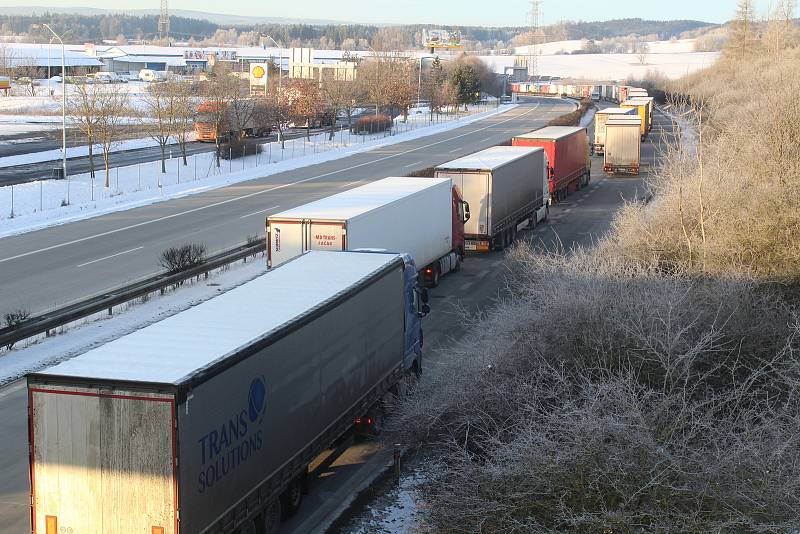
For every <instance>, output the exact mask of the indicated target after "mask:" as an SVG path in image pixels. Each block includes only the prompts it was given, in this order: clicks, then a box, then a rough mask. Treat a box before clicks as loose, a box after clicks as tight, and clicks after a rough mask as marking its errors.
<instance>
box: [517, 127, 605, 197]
mask: <svg viewBox="0 0 800 534" xmlns="http://www.w3.org/2000/svg"><path fill="white" fill-rule="evenodd" d="M511 144H512V146H534V147H541V148H543V149H544V150H545V152H546V153H547V161H548V162H549V166H548V175H549V188H550V198H551V199H553V200H563V199H564V198H566V196H567V194H568V193H572V192H574V191H576V190H578V189H580V188H581V187H583V186H586V185H588V184H589V179H590V172H591V159H590V156H589V138H588V135H587V133H586V128H581V127H577V126H546V127H544V128H541V129H539V130H534V131H532V132H528V133H526V134H522V135H517V136H515V137H513V138H512V139H511Z"/></svg>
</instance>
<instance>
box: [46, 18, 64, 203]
mask: <svg viewBox="0 0 800 534" xmlns="http://www.w3.org/2000/svg"><path fill="white" fill-rule="evenodd" d="M42 26H44V27H45V28H47V29H48V30H50V33H52V34H53V37H55V38H56V39H58V42H59V43H61V170H62V172H63V173H64V179H65V180H66V181H67V204H69V175H68V174H67V85H66V83H67V67H66V59H65V53H64V41H63V40H62V39H61V37H60V36H59V35H58V34H57V33H56V32H54V31H53V28H51V27H50V26H49V25H47V24H42Z"/></svg>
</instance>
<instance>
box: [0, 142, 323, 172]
mask: <svg viewBox="0 0 800 534" xmlns="http://www.w3.org/2000/svg"><path fill="white" fill-rule="evenodd" d="M319 131H320V130H316V129H315V130H311V132H312V133H316V132H319ZM50 133H51V132H41V134H50ZM59 135H60V134H59ZM304 135H305V131H303V130H296V131H289V132H287V133H285V135H284V137H285V138H286V139H296V138H299V137H303V136H304ZM14 137H16V138H17V140H19V139H25V137H17V136H14ZM37 137H39V134H37V135H30V134H28V136H27V138H28V139H31V141H26V142H25V143H22V144H17V143H15V142H13V140H10V139H4V138H0V148H2V147H3V146H4V144H5V145H7V144H8V143H9V141H11V145H13V146H14V147H15V149H16V151H17V153H28V152H37V151H38V150H35V149H34V148H33V147H34V146H37V143H42V141H33V139H36V138H37ZM60 139H61V138H60V137H59V141H58V143H57V144H55V145H53V143H52V142H50V144H49V146H48V147H47V148H43V149H41V150H53V149H60V148H61V141H60ZM276 139H277V134H273V135H270V136H268V137H260V138H258V140H259V141H261V142H262V143H266V142H268V141H275V140H276ZM29 143H30V144H31V149H30V150H29V151H27V152H19V151H18V150H19V148H20V147H26V146H28V144H29ZM77 144H83V141H81V142H80V143H77ZM213 150H214V144H213V143H200V142H197V141H194V142H191V143H187V144H186V155H187V156H191V155H192V154H199V153H201V152H212V151H213ZM2 152H3V151H2V150H0V156H2V155H10V154H3V153H2ZM167 154H168V155H172V156H175V157H177V156H178V154H180V148H179V147H178V145H170V146H168V147H167ZM160 159H161V149H160V148H159V147H157V146H152V147H146V148H135V149H132V150H124V151H119V152H112V153H111V156H110V157H109V166H110V167H111V168H112V169H113V168H116V167H124V166H127V165H135V164H137V163H145V162H149V161H158V160H160ZM54 168H61V160H51V161H42V162H37V163H28V164H25V165H14V166H12V167H0V186H4V185H11V184H21V183H26V182H33V181H35V180H41V179H47V178H51V177H52V172H53V169H54ZM94 168H95V171H96V172H98V173H99V172H101V169H102V168H103V157H102V153H101V152H96V153H95V155H94ZM67 170H68V172H69V173H70V175H72V174H79V173H84V172H89V158H88V157H85V156H82V157H75V158H67Z"/></svg>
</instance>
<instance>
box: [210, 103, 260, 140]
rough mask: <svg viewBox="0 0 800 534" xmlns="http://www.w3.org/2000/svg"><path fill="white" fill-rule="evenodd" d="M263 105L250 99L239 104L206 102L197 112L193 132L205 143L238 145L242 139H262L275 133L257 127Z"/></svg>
mask: <svg viewBox="0 0 800 534" xmlns="http://www.w3.org/2000/svg"><path fill="white" fill-rule="evenodd" d="M259 105H260V104H259V103H258V102H257V101H256V100H255V99H251V98H245V99H242V100H239V101H236V102H214V101H208V102H203V103H202V104H200V106H198V108H197V114H196V116H195V120H194V132H195V134H196V136H197V140H198V141H201V142H206V143H215V142H217V136H219V141H220V142H231V141H237V140H239V139H241V138H243V137H262V136H265V135H269V134H270V132H271V131H272V129H271V128H270V127H269V126H265V125H261V124H259V123H258V120H257V118H258V117H259V116H260V113H257V112H256V111H255V107H256V106H259Z"/></svg>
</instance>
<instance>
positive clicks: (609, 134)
mask: <svg viewBox="0 0 800 534" xmlns="http://www.w3.org/2000/svg"><path fill="white" fill-rule="evenodd" d="M640 130H641V119H640V118H639V117H638V116H633V115H614V116H612V117H611V118H609V119H608V122H606V146H605V149H606V150H605V154H604V155H603V171H604V172H606V173H609V174H639V160H640V157H641V141H640V139H639V132H640Z"/></svg>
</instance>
